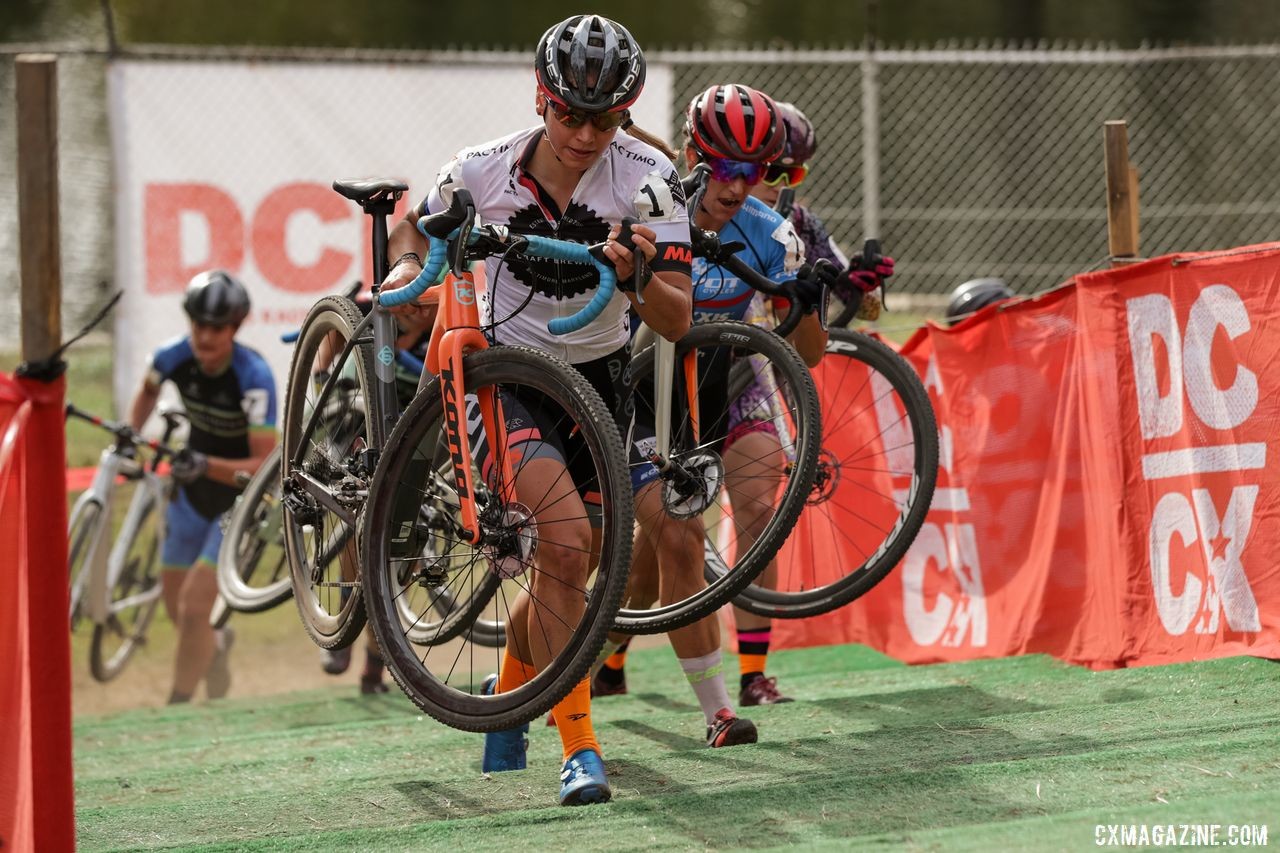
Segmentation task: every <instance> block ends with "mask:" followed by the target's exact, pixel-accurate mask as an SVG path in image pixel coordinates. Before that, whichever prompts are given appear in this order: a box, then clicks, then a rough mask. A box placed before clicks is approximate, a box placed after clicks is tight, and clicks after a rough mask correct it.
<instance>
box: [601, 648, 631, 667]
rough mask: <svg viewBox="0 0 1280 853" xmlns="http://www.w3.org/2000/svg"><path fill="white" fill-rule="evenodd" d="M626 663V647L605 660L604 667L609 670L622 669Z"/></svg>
mask: <svg viewBox="0 0 1280 853" xmlns="http://www.w3.org/2000/svg"><path fill="white" fill-rule="evenodd" d="M626 663H627V647H626V646H623V647H622V648H620V649H618V650H617V651H616V652H614V653H613V654H611V655H609V657H608V658H606V659H605V662H604V665H605V666H607V667H609V669H622V668H623V667H624V666H626Z"/></svg>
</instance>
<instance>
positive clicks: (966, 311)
mask: <svg viewBox="0 0 1280 853" xmlns="http://www.w3.org/2000/svg"><path fill="white" fill-rule="evenodd" d="M1013 296H1014V292H1013V291H1012V290H1010V289H1009V285H1007V284H1005V283H1004V279H1002V278H975V279H973V280H972V281H966V282H965V283H964V284H962V285H960V286H959V287H957V288H956V289H955V292H953V293H952V294H951V302H950V303H949V304H948V305H947V325H948V326H954V325H955V324H956V323H957V322H959V321H960V320H962V319H964V318H965V317H967V316H969V315H970V314H972V313H974V312H975V311H978V310H980V309H982V308H986V307H987V306H988V305H991V304H992V303H994V302H1001V301H1003V300H1005V299H1012V298H1013Z"/></svg>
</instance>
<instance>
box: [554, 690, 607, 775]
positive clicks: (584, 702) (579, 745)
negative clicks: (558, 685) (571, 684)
mask: <svg viewBox="0 0 1280 853" xmlns="http://www.w3.org/2000/svg"><path fill="white" fill-rule="evenodd" d="M552 714H554V715H555V719H556V726H557V728H559V729H560V742H561V743H563V744H564V760H565V761H568V760H569V757H570V756H572V755H573V754H574V753H576V752H579V751H581V750H584V749H588V748H590V749H594V750H595V751H596V752H600V744H599V742H598V741H597V740H596V733H595V730H594V729H593V728H592V726H591V679H590V678H584V679H582V680H581V681H579V682H578V686H577V687H575V688H573V690H571V691H569V695H568V696H566V697H564V698H563V699H561V700H560V704H558V705H556V707H555V709H554V710H553V711H552ZM601 755H603V753H601Z"/></svg>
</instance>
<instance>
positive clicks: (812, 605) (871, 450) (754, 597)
mask: <svg viewBox="0 0 1280 853" xmlns="http://www.w3.org/2000/svg"><path fill="white" fill-rule="evenodd" d="M814 373H815V378H816V380H817V384H818V389H819V395H820V397H821V400H822V424H823V433H822V455H821V460H820V462H819V464H818V478H817V481H816V483H815V485H814V487H813V491H812V492H811V493H810V494H809V496H808V500H807V502H806V506H805V509H804V513H803V514H802V516H801V518H800V521H799V524H798V525H797V535H796V536H795V537H793V539H792V540H791V541H790V542H789V543H788V545H787V553H788V554H789V556H788V557H787V558H786V559H781V560H779V561H778V581H777V587H776V589H765V588H763V587H760V586H758V585H752V586H750V587H748V588H747V589H746V590H744V591H743V593H742V595H741V596H739V597H738V598H737V599H736V600H735V601H734V603H735V604H737V605H738V606H739V607H741V608H743V609H744V610H748V611H750V612H752V613H755V614H757V615H760V616H770V617H774V618H783V619H797V618H800V617H804V616H816V615H818V614H820V613H826V612H828V611H830V610H834V609H835V608H837V607H840V606H842V605H844V604H848V603H849V602H850V601H853V600H854V599H855V598H857V597H858V596H860V595H863V594H864V593H866V592H867V591H868V590H870V589H871V588H872V587H874V586H875V585H876V584H877V583H879V582H880V581H881V580H882V579H883V578H884V577H885V575H887V574H888V573H889V571H890V570H891V569H892V568H893V567H894V566H896V565H897V564H898V562H899V561H900V560H901V559H902V558H903V556H904V555H905V554H906V552H907V549H908V548H909V547H910V546H911V543H912V542H913V541H914V540H915V537H916V534H917V533H918V532H919V531H920V526H921V525H922V524H923V523H924V519H925V515H926V514H927V513H928V511H929V505H930V503H931V502H932V500H933V490H934V486H935V485H936V483H937V479H938V430H937V423H936V421H935V418H934V414H933V407H932V406H931V405H930V403H929V397H928V394H927V393H926V392H925V389H924V386H923V384H922V383H921V382H920V378H919V377H918V376H917V375H916V372H915V370H913V369H912V367H911V365H910V364H908V363H907V362H906V360H904V359H903V358H902V357H901V356H899V355H898V354H897V353H896V352H894V351H893V350H892V349H890V348H889V347H888V346H886V345H885V344H883V343H881V342H880V341H877V340H875V339H873V338H870V337H868V336H866V335H864V334H861V333H859V332H851V331H848V330H845V329H832V330H831V337H830V341H829V343H828V344H827V354H826V357H825V358H823V360H822V363H821V364H820V365H819V366H818V367H817V368H816V369H815V371H814Z"/></svg>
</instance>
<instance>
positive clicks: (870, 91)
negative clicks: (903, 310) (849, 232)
mask: <svg viewBox="0 0 1280 853" xmlns="http://www.w3.org/2000/svg"><path fill="white" fill-rule="evenodd" d="M862 236H863V239H871V238H876V239H879V238H880V237H881V236H882V235H881V234H880V66H879V63H878V62H877V61H876V52H875V40H874V36H872V37H870V38H868V39H867V48H866V53H865V55H864V56H863V58H862Z"/></svg>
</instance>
